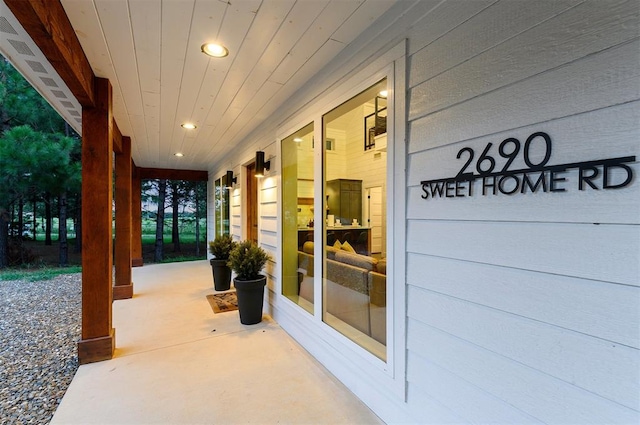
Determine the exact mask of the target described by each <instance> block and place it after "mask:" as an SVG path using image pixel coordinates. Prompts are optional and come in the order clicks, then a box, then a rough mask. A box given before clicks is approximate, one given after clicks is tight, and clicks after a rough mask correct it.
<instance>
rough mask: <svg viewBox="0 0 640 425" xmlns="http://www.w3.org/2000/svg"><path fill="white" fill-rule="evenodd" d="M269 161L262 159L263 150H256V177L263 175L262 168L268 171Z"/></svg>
mask: <svg viewBox="0 0 640 425" xmlns="http://www.w3.org/2000/svg"><path fill="white" fill-rule="evenodd" d="M270 167H271V161H265V160H264V152H262V151H258V152H256V177H264V170H267V171H269V169H270Z"/></svg>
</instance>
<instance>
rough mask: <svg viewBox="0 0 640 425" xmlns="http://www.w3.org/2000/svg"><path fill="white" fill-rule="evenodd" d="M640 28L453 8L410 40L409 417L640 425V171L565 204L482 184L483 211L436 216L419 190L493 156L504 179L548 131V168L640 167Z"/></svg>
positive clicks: (458, 203) (439, 211) (444, 202)
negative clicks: (587, 164)
mask: <svg viewBox="0 0 640 425" xmlns="http://www.w3.org/2000/svg"><path fill="white" fill-rule="evenodd" d="M462 3H464V4H465V5H468V6H470V9H469V10H468V11H467V12H466V14H463V13H462V11H461V10H458V7H459V6H461V4H462ZM456 12H460V14H461V15H460V17H457V16H456ZM639 13H640V9H639V8H638V7H637V2H635V1H609V2H601V1H585V2H572V1H567V2H541V1H540V2H525V3H523V2H516V1H498V2H495V3H491V4H487V3H484V2H455V1H446V2H443V3H441V4H440V5H438V6H437V7H436V8H434V9H433V10H432V11H431V12H430V14H429V15H427V17H425V18H424V25H420V24H417V25H416V26H415V27H414V28H412V29H411V30H410V31H409V34H410V40H409V46H410V49H409V52H410V54H411V57H410V59H409V76H408V79H409V83H408V85H409V95H408V97H409V105H408V117H409V134H408V140H407V150H408V153H409V154H408V158H407V159H408V161H407V164H408V168H407V171H406V173H407V180H408V190H407V229H406V234H407V251H408V257H407V282H406V283H407V285H408V289H407V299H408V312H407V315H408V334H407V348H408V357H407V380H408V387H407V393H408V400H410V401H411V400H414V401H413V403H411V402H410V403H409V405H410V406H411V410H412V411H414V409H416V403H415V400H424V401H425V402H427V401H429V402H430V403H432V404H433V403H438V404H439V405H441V406H446V407H447V408H448V409H450V410H451V411H454V412H455V414H456V415H459V416H460V417H461V418H462V419H461V420H460V422H473V423H536V422H538V421H539V422H543V423H556V424H566V423H580V424H587V423H594V424H600V423H607V424H613V423H625V424H626V423H638V421H639V420H640V413H639V412H638V410H640V372H639V369H640V356H639V351H638V348H639V347H640V184H638V178H637V173H638V172H640V165H639V163H638V161H636V162H635V163H633V164H629V165H630V166H631V168H632V170H633V171H634V173H635V174H636V176H635V179H634V180H633V182H632V183H631V184H630V185H628V186H627V187H625V188H623V189H617V190H583V191H580V190H578V187H577V173H576V172H575V171H574V170H570V171H568V172H566V173H565V174H563V177H566V178H567V180H566V182H565V183H564V185H565V187H566V188H567V190H566V192H562V193H535V194H531V193H529V194H516V195H504V194H498V195H495V196H494V195H487V196H483V195H482V182H481V181H480V180H477V181H476V182H475V183H474V186H473V189H474V194H473V195H472V196H470V197H459V198H437V199H432V198H431V199H427V200H425V199H422V198H421V196H422V194H423V191H422V188H421V184H420V182H421V181H423V180H430V179H439V178H448V177H454V176H455V175H456V174H457V173H458V172H459V171H460V169H461V168H462V166H463V164H464V158H466V157H464V156H463V159H457V158H456V156H457V154H458V152H459V151H460V149H461V148H463V147H471V148H473V149H474V150H475V153H476V159H477V158H478V157H479V156H480V154H481V152H482V151H483V150H484V148H485V146H487V144H488V143H493V148H492V151H490V152H491V155H492V156H493V157H494V158H495V159H496V170H499V169H501V168H502V166H503V164H504V161H505V160H504V158H501V157H500V156H499V154H498V146H499V144H500V143H501V142H502V141H503V140H505V139H507V138H510V137H515V138H518V139H519V140H520V141H521V143H522V145H521V147H523V146H524V141H525V140H526V139H527V137H528V136H529V135H531V134H533V133H534V132H538V131H544V132H546V133H548V134H549V135H550V137H551V139H552V155H551V158H550V161H549V163H548V165H555V164H565V163H574V162H582V161H592V160H598V159H606V158H614V157H622V156H633V155H635V156H636V157H638V159H640V144H638V140H639V138H640V126H639V125H638V123H639V122H640V103H639V102H638V99H639V98H640V85H639V84H638V83H637V82H638V81H639V77H640V68H639V67H638V63H640V40H639V35H640V31H639V27H640V25H639V24H640V18H639ZM429 16H431V17H434V16H439V17H441V21H439V22H430V21H429V19H428V18H429ZM447 23H448V24H449V25H450V27H449V28H448V29H447V28H445V27H443V25H446V24H447ZM538 153H539V152H538V151H537V152H536V154H538ZM475 165H476V164H475V161H474V162H473V163H472V164H471V166H470V169H468V170H467V171H475ZM518 168H525V165H524V163H523V160H522V153H521V154H520V156H519V157H518V159H517V160H516V161H515V162H514V163H513V164H512V165H511V169H518ZM417 411H420V409H419V408H417ZM423 411H424V413H428V410H427V408H426V407H425V408H424V410H423ZM414 415H415V413H414ZM416 417H419V416H416Z"/></svg>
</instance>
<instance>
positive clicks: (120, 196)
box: [113, 126, 133, 300]
mask: <svg viewBox="0 0 640 425" xmlns="http://www.w3.org/2000/svg"><path fill="white" fill-rule="evenodd" d="M115 128H116V126H114V129H115ZM131 225H132V223H131V138H129V137H122V152H120V153H116V247H115V248H116V249H115V253H114V257H115V266H116V280H115V286H114V287H113V299H114V300H124V299H128V298H131V297H133V283H132V282H131Z"/></svg>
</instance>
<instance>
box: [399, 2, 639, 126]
mask: <svg viewBox="0 0 640 425" xmlns="http://www.w3.org/2000/svg"><path fill="white" fill-rule="evenodd" d="M547 3H548V4H547V6H550V7H544V8H541V7H540V2H539V1H536V2H526V3H522V2H513V1H511V2H499V3H497V4H495V5H493V6H491V10H494V9H495V11H496V13H495V14H491V15H489V14H485V13H483V14H481V15H479V16H478V17H477V19H475V20H474V28H473V29H472V31H473V34H474V36H473V37H469V36H468V33H467V32H466V31H469V30H470V29H469V28H467V27H466V26H465V27H463V28H460V32H461V33H462V32H463V30H464V33H463V34H460V35H459V36H461V37H467V40H468V42H465V43H456V44H455V45H459V46H460V47H461V48H456V49H451V45H452V40H450V39H449V37H445V38H442V39H440V40H439V41H440V42H439V43H433V44H431V45H429V46H428V47H427V48H425V49H423V50H421V51H420V52H418V53H417V54H416V55H414V56H413V57H412V59H411V79H412V83H411V86H414V85H417V84H418V83H422V82H424V83H422V84H420V85H417V87H415V89H413V90H412V94H411V95H412V99H413V102H412V107H411V111H410V115H411V117H412V118H414V117H419V116H424V115H426V114H428V113H432V112H434V111H438V110H441V109H444V108H446V107H448V106H451V105H454V104H456V103H458V102H461V101H463V100H465V99H470V98H472V97H474V96H477V95H482V94H483V93H487V92H490V91H492V90H495V89H497V88H500V87H504V86H507V85H510V84H513V83H515V82H517V81H521V80H523V79H525V78H528V77H531V76H534V75H537V74H540V73H542V72H544V71H547V70H549V69H550V68H555V67H558V66H561V65H563V64H568V63H570V62H572V61H574V60H576V59H579V58H581V57H584V56H586V55H590V54H593V53H595V52H598V51H601V50H603V49H606V48H609V47H611V46H615V45H617V44H620V43H623V42H626V41H629V40H631V39H633V38H636V37H637V36H638V31H637V28H636V27H635V26H634V25H633V23H634V21H637V19H638V13H639V8H638V6H637V3H636V2H634V1H609V2H607V8H606V9H603V7H602V4H601V3H599V2H585V3H581V4H579V5H578V6H577V7H574V8H571V9H569V10H566V11H565V12H564V13H562V14H561V15H559V16H557V17H556V18H554V19H548V20H545V21H543V22H540V21H539V20H537V18H544V17H546V16H551V15H553V14H554V13H555V12H556V11H558V10H562V9H566V7H567V5H570V4H576V2H555V1H552V2H547ZM487 12H488V11H487ZM596 12H599V13H597V15H596ZM485 15H489V16H488V17H487V18H486V19H485V18H483V16H485ZM514 15H515V16H514ZM509 17H513V18H514V19H509V20H504V19H508V18H509ZM475 21H478V22H475ZM488 21H489V22H491V24H490V25H487V24H489V22H488ZM496 21H498V22H501V24H498V25H496V24H495V22H496ZM533 23H535V24H536V25H535V26H534V27H533V28H531V29H529V30H526V29H528V27H529V26H530V25H531V24H533ZM505 26H507V27H508V29H509V30H510V32H503V30H504V29H505V28H504V27H505ZM511 34H516V35H515V36H514V37H512V38H509V39H502V40H500V41H502V42H501V43H500V44H499V45H497V46H495V48H493V49H490V50H482V48H484V47H486V46H487V45H489V44H490V43H492V42H493V43H495V41H496V39H499V38H500V37H502V36H510V35H511ZM534 42H535V48H533V46H534ZM477 44H480V45H479V46H477V47H478V49H477V50H470V49H472V48H473V47H476V45H477ZM447 49H448V50H449V52H446V51H445V50H447ZM434 50H436V51H434ZM437 53H441V54H439V55H437ZM465 53H466V56H462V55H464V54H465ZM434 54H436V55H435V56H434ZM472 55H474V56H472ZM434 57H442V58H443V59H444V60H442V61H440V60H438V61H434V60H433V58H434ZM454 66H455V68H454ZM447 67H451V68H453V69H450V70H448V72H446V73H442V71H443V70H444V69H446V68H447Z"/></svg>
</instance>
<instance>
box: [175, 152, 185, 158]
mask: <svg viewBox="0 0 640 425" xmlns="http://www.w3.org/2000/svg"><path fill="white" fill-rule="evenodd" d="M173 155H174V156H177V157H178V158H182V157H183V156H184V154H183V153H182V152H176V153H174V154H173Z"/></svg>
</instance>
